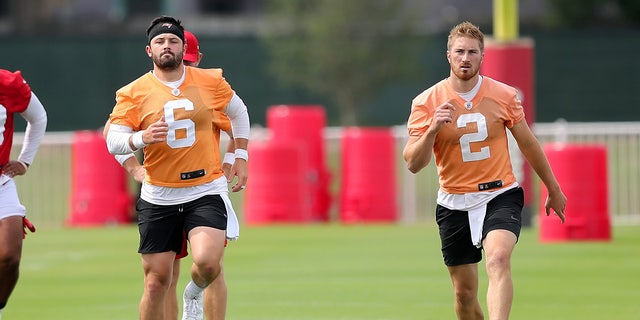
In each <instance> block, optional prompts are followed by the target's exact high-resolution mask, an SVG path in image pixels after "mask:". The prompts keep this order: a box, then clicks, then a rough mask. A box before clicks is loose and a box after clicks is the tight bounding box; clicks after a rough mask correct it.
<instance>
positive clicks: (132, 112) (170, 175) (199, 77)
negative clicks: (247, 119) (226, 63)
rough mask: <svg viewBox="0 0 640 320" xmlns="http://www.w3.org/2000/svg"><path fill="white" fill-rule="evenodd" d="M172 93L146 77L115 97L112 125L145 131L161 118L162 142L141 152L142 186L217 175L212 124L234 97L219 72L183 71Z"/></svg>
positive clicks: (200, 181)
mask: <svg viewBox="0 0 640 320" xmlns="http://www.w3.org/2000/svg"><path fill="white" fill-rule="evenodd" d="M177 89H178V90H175V89H172V88H171V87H169V86H167V85H165V84H164V83H162V82H161V81H160V80H158V79H157V78H156V77H155V76H154V75H153V74H152V73H151V72H148V73H146V74H145V75H143V76H141V77H140V78H138V79H136V80H134V81H133V82H131V83H130V84H128V85H126V86H124V87H123V88H121V89H120V90H118V91H117V92H116V105H115V107H114V108H113V112H112V113H111V116H110V119H111V123H112V124H118V125H123V126H127V127H130V128H132V129H133V131H140V130H144V129H146V128H147V127H148V126H149V125H151V124H152V123H154V122H156V121H158V120H159V119H160V118H161V117H162V116H163V115H164V117H165V121H166V122H167V123H168V124H169V133H168V136H167V140H166V142H162V143H155V144H150V145H148V146H146V147H144V167H145V169H146V171H147V175H146V180H147V182H148V183H150V184H152V185H156V186H161V187H172V188H180V187H191V186H196V185H201V184H204V183H208V182H211V181H213V180H214V179H216V178H218V177H220V176H222V175H223V171H222V169H221V161H220V151H219V134H215V131H216V130H219V126H216V124H219V123H223V122H225V121H228V119H227V118H226V116H225V115H224V110H225V108H226V106H227V104H228V103H229V101H230V100H231V98H232V96H233V95H234V92H233V90H232V88H231V86H230V85H229V84H228V83H227V81H226V80H225V79H224V77H223V76H222V70H221V69H199V68H191V67H186V68H185V77H184V82H183V83H182V84H181V85H180V86H179V87H178V88H177Z"/></svg>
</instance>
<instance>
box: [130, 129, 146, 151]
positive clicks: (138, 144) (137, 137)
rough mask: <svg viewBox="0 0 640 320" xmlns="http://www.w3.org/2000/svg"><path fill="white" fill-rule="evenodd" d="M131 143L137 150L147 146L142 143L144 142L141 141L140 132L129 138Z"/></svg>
mask: <svg viewBox="0 0 640 320" xmlns="http://www.w3.org/2000/svg"><path fill="white" fill-rule="evenodd" d="M131 142H132V143H133V146H134V147H136V148H137V149H142V148H144V147H146V146H147V144H146V143H144V140H142V131H138V132H136V133H134V134H133V136H131Z"/></svg>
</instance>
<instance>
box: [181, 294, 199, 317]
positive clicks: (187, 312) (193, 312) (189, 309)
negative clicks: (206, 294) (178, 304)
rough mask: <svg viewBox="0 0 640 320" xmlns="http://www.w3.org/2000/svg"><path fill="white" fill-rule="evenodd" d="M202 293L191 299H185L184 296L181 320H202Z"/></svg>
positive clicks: (183, 296)
mask: <svg viewBox="0 0 640 320" xmlns="http://www.w3.org/2000/svg"><path fill="white" fill-rule="evenodd" d="M202 295H203V294H202V292H200V294H198V295H197V296H195V297H194V298H193V299H189V298H187V297H186V296H185V295H184V294H183V295H182V300H183V302H184V304H183V306H182V308H183V310H182V320H203V319H204V311H203V310H202Z"/></svg>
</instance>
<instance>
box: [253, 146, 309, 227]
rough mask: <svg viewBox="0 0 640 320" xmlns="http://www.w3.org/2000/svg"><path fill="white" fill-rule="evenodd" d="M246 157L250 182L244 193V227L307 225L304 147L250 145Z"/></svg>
mask: <svg viewBox="0 0 640 320" xmlns="http://www.w3.org/2000/svg"><path fill="white" fill-rule="evenodd" d="M249 154H251V161H249V162H248V166H249V167H248V170H249V177H250V178H249V180H248V181H247V188H246V189H245V191H244V192H245V206H244V216H245V221H246V222H247V224H253V225H258V224H269V223H300V222H310V221H311V220H312V214H311V195H310V187H309V182H308V176H307V174H308V172H309V169H308V162H307V159H306V151H305V147H304V146H303V145H300V144H291V143H287V144H284V143H280V142H277V141H271V142H253V143H251V144H250V145H249Z"/></svg>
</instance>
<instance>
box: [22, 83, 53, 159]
mask: <svg viewBox="0 0 640 320" xmlns="http://www.w3.org/2000/svg"><path fill="white" fill-rule="evenodd" d="M20 115H21V116H22V117H23V118H24V119H25V120H27V129H26V131H25V134H24V143H23V144H22V150H21V151H20V155H19V156H18V160H19V161H22V162H24V163H26V164H31V163H32V162H33V159H34V158H35V156H36V152H37V151H38V148H39V147H40V142H42V137H44V133H45V131H46V130H47V112H46V111H45V110H44V106H43V105H42V103H41V102H40V99H38V97H37V96H36V94H35V93H33V91H32V92H31V99H30V100H29V105H28V106H27V109H26V110H25V111H24V112H22V113H20Z"/></svg>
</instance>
